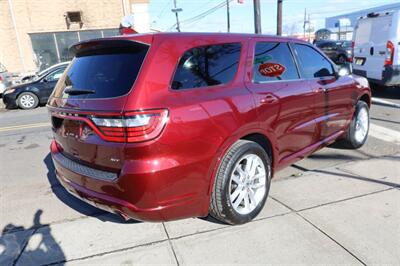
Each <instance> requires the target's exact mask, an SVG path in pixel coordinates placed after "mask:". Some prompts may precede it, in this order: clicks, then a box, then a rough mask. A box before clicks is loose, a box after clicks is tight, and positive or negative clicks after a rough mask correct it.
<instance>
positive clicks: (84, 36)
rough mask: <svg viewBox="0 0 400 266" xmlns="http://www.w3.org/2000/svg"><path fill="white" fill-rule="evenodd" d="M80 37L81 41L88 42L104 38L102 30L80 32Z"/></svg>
mask: <svg viewBox="0 0 400 266" xmlns="http://www.w3.org/2000/svg"><path fill="white" fill-rule="evenodd" d="M79 37H80V40H81V41H86V40H89V39H97V38H101V37H102V36H101V31H100V30H88V31H81V32H79Z"/></svg>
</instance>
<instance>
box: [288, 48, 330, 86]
mask: <svg viewBox="0 0 400 266" xmlns="http://www.w3.org/2000/svg"><path fill="white" fill-rule="evenodd" d="M294 47H295V50H296V53H297V56H298V59H299V61H300V66H301V72H302V73H303V75H304V77H305V78H319V77H326V76H333V75H334V72H333V67H332V65H331V63H329V61H328V60H327V59H326V58H325V57H323V56H322V55H321V54H320V53H318V52H317V51H316V50H315V49H314V48H312V47H310V46H308V45H303V44H294Z"/></svg>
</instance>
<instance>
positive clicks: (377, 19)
mask: <svg viewBox="0 0 400 266" xmlns="http://www.w3.org/2000/svg"><path fill="white" fill-rule="evenodd" d="M392 17H393V14H392V13H388V14H369V15H368V16H367V17H366V18H361V19H360V20H359V21H358V24H357V26H356V28H355V32H354V61H353V63H354V65H353V66H354V69H357V70H362V71H365V74H366V75H367V77H368V78H373V79H376V80H380V79H382V69H383V66H384V63H385V57H386V45H387V42H388V40H389V32H390V27H391V24H392V23H391V21H392Z"/></svg>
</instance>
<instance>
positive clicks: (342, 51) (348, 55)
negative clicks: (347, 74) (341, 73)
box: [315, 40, 353, 64]
mask: <svg viewBox="0 0 400 266" xmlns="http://www.w3.org/2000/svg"><path fill="white" fill-rule="evenodd" d="M315 46H317V47H318V48H319V49H321V50H322V51H323V52H324V53H325V54H326V55H327V56H328V57H329V58H330V59H331V60H332V61H333V62H335V63H336V64H344V63H346V62H351V61H352V58H353V51H352V46H351V41H328V40H324V41H317V42H316V43H315Z"/></svg>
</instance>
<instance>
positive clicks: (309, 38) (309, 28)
mask: <svg viewBox="0 0 400 266" xmlns="http://www.w3.org/2000/svg"><path fill="white" fill-rule="evenodd" d="M310 41H311V20H310V14H308V42H310Z"/></svg>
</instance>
